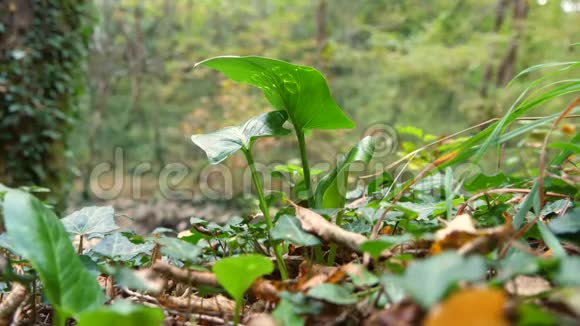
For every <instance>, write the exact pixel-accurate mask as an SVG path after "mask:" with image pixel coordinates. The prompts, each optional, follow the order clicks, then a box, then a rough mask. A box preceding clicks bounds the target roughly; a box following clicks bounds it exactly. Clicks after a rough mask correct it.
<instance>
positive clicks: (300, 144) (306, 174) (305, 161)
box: [296, 129, 324, 264]
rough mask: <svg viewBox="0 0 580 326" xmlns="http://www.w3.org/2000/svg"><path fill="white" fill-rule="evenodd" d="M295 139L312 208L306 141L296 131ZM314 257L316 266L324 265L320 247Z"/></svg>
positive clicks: (312, 197) (302, 133)
mask: <svg viewBox="0 0 580 326" xmlns="http://www.w3.org/2000/svg"><path fill="white" fill-rule="evenodd" d="M296 137H298V147H299V148H300V158H301V160H302V171H303V172H304V184H305V185H306V195H307V196H308V207H309V208H311V209H312V208H314V206H315V202H314V192H313V191H312V179H311V177H310V164H309V163H308V152H307V151H306V140H305V139H304V132H303V131H302V130H298V129H296ZM314 257H315V259H316V262H317V263H318V264H323V263H324V253H323V252H322V246H321V245H316V246H314Z"/></svg>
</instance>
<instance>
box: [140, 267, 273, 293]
mask: <svg viewBox="0 0 580 326" xmlns="http://www.w3.org/2000/svg"><path fill="white" fill-rule="evenodd" d="M151 270H152V271H154V272H156V273H159V274H163V275H165V276H167V277H170V278H171V279H173V280H175V281H177V282H181V283H184V284H189V285H191V286H195V287H199V286H211V287H215V288H221V287H222V286H221V285H220V284H219V282H218V281H217V278H216V277H215V275H214V274H213V273H211V272H200V271H194V270H188V269H181V268H179V267H175V266H173V265H169V264H167V263H164V262H161V261H158V262H157V263H155V265H153V266H152V267H151ZM250 291H251V292H252V293H253V294H254V295H255V296H256V297H258V298H261V299H264V300H268V301H274V300H276V299H277V297H278V292H279V291H278V289H277V288H276V287H275V286H274V285H273V284H272V283H271V282H270V281H268V280H265V279H262V278H259V279H257V280H256V281H255V282H254V284H253V285H252V287H251V288H250Z"/></svg>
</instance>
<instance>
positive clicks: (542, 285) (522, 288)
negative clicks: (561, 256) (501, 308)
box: [505, 275, 552, 297]
mask: <svg viewBox="0 0 580 326" xmlns="http://www.w3.org/2000/svg"><path fill="white" fill-rule="evenodd" d="M551 289H552V285H550V282H548V281H546V280H545V279H543V278H541V277H539V276H526V275H519V276H516V278H514V279H513V280H511V281H509V282H507V283H506V284H505V290H506V291H507V292H508V293H509V294H512V295H520V296H526V297H527V296H533V295H538V294H540V293H543V292H547V291H550V290H551Z"/></svg>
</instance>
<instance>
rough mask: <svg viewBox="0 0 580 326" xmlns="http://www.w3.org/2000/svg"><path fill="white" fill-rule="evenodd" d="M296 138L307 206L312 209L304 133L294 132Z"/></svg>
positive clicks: (310, 182)
mask: <svg viewBox="0 0 580 326" xmlns="http://www.w3.org/2000/svg"><path fill="white" fill-rule="evenodd" d="M296 137H298V146H299V147H300V158H301V160H302V171H304V184H305V185H306V192H307V196H308V206H309V207H310V208H314V193H313V191H312V180H311V177H310V165H309V164H308V152H306V141H305V139H304V132H303V131H301V130H296Z"/></svg>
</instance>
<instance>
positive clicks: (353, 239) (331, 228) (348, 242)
mask: <svg viewBox="0 0 580 326" xmlns="http://www.w3.org/2000/svg"><path fill="white" fill-rule="evenodd" d="M290 203H291V204H292V206H294V208H295V209H296V217H297V218H298V219H299V220H300V224H301V225H302V228H303V229H304V231H306V232H309V233H312V234H315V235H317V236H319V237H320V238H322V239H323V240H325V241H330V242H335V243H337V244H339V245H343V246H345V247H347V248H349V249H351V250H353V251H355V252H358V253H360V249H359V247H360V245H361V244H362V243H363V242H365V241H366V240H367V238H366V237H365V236H363V235H361V234H358V233H354V232H349V231H346V230H345V229H343V228H341V227H339V226H337V225H335V224H332V223H330V222H329V221H327V220H326V219H325V218H324V217H322V216H320V215H319V214H317V213H315V212H313V211H311V210H309V209H307V208H304V207H300V206H298V205H296V204H294V203H293V202H290Z"/></svg>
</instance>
